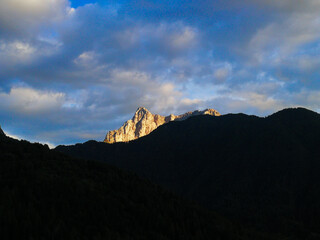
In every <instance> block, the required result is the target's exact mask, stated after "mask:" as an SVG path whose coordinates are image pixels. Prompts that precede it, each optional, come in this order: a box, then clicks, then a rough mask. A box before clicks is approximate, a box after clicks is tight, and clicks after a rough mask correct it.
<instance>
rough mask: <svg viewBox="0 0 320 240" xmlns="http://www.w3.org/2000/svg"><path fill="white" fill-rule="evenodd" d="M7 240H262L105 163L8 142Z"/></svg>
mask: <svg viewBox="0 0 320 240" xmlns="http://www.w3.org/2000/svg"><path fill="white" fill-rule="evenodd" d="M0 236H1V239H59V240H60V239H148V240H149V239H159V240H160V239H161V240H164V239H182V240H185V239H257V237H258V238H262V236H259V235H256V234H249V233H248V232H247V231H244V230H243V228H241V227H240V226H236V225H233V224H231V223H230V222H228V221H227V220H225V219H224V218H222V217H219V216H217V215H215V214H213V213H211V212H210V211H207V210H205V209H202V208H200V207H197V206H196V205H195V204H193V203H190V202H186V201H183V200H182V199H180V198H179V197H176V196H175V195H174V194H171V193H170V192H168V191H165V190H163V189H162V188H160V187H158V186H156V185H154V184H152V183H150V182H148V181H146V180H141V179H140V178H139V177H137V176H136V175H133V174H128V173H125V172H123V171H121V170H118V169H117V168H115V167H111V166H108V165H107V164H105V163H99V162H94V161H85V160H79V159H73V158H70V157H67V156H66V155H64V154H61V153H58V152H54V151H51V150H49V149H48V147H47V146H43V145H40V144H30V143H28V142H26V141H17V140H13V139H10V138H5V139H1V140H0Z"/></svg>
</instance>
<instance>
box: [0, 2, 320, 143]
mask: <svg viewBox="0 0 320 240" xmlns="http://www.w3.org/2000/svg"><path fill="white" fill-rule="evenodd" d="M0 3H1V9H0V65H1V68H0V89H1V92H0V101H1V102H0V118H1V121H2V124H5V122H7V123H8V122H9V127H10V130H12V131H11V132H12V134H15V135H18V136H26V137H28V138H29V139H39V141H40V140H41V141H45V140H47V141H50V142H52V143H54V144H59V143H72V142H77V141H85V140H87V139H88V138H95V139H97V140H102V139H103V137H104V135H105V133H106V132H107V131H108V130H111V129H114V128H117V127H119V126H120V125H121V124H122V123H123V122H124V121H125V120H127V119H128V118H130V117H132V114H133V112H134V111H135V110H136V108H137V107H138V106H145V107H147V108H149V109H150V110H151V111H152V112H154V113H159V114H163V115H166V114H169V113H174V114H181V113H183V112H185V111H189V110H194V109H204V108H217V110H218V111H220V112H222V113H228V112H240V111H243V112H246V113H251V114H259V115H265V114H269V113H271V112H272V111H275V110H278V109H279V108H283V107H287V106H292V105H302V106H307V107H310V108H312V109H317V102H318V101H319V99H318V91H319V89H320V84H319V79H318V78H319V77H318V76H319V66H320V62H319V54H320V34H319V33H318V32H319V31H318V29H319V28H320V26H319V17H318V12H319V10H320V6H319V1H316V0H306V1H303V3H302V2H301V1H298V0H293V1H292V0H290V1H289V0H284V1H274V0H268V1H267V0H263V1H253V0H245V1H235V0H227V1H223V2H222V1H207V0H203V1H197V2H195V1H191V0H190V1H189V0H188V1H184V2H183V4H181V1H170V2H169V1H153V2H149V3H148V4H147V3H146V2H145V1H121V2H117V3H115V2H113V1H111V2H108V3H106V2H104V3H102V2H101V1H100V2H99V3H93V4H87V5H83V6H81V7H77V8H75V9H73V8H71V7H70V6H71V5H72V4H71V2H69V1H67V0H44V1H40V0H30V1H20V0H12V1H4V0H0ZM73 6H74V5H73ZM14 126H16V129H24V130H17V132H15V131H14ZM19 131H20V132H19Z"/></svg>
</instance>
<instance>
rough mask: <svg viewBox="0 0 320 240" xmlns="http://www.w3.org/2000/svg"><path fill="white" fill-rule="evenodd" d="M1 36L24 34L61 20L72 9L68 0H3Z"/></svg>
mask: <svg viewBox="0 0 320 240" xmlns="http://www.w3.org/2000/svg"><path fill="white" fill-rule="evenodd" d="M0 4H1V8H0V29H1V30H0V36H1V37H3V36H4V37H6V36H12V35H13V36H15V35H18V36H22V34H28V33H30V32H33V31H35V30H36V29H37V28H41V26H42V25H44V26H46V25H48V24H52V23H53V22H56V21H60V20H61V19H63V18H64V17H65V15H66V14H68V13H69V12H70V11H71V8H70V7H69V2H68V1H67V0H28V1H23V0H1V1H0Z"/></svg>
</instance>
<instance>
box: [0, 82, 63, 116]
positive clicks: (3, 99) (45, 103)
mask: <svg viewBox="0 0 320 240" xmlns="http://www.w3.org/2000/svg"><path fill="white" fill-rule="evenodd" d="M64 102H65V94H63V93H54V92H47V91H38V90H35V89H32V88H27V87H14V88H12V89H11V90H10V92H9V93H5V92H1V93H0V107H1V109H7V110H8V111H14V112H17V113H20V114H21V115H24V114H26V115H31V114H44V113H46V112H50V111H53V110H55V109H57V108H60V107H61V106H62V105H63V103H64Z"/></svg>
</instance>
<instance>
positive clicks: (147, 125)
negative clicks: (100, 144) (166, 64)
mask: <svg viewBox="0 0 320 240" xmlns="http://www.w3.org/2000/svg"><path fill="white" fill-rule="evenodd" d="M198 115H211V116H220V113H219V112H218V111H216V110H214V109H205V110H203V111H199V110H195V111H193V112H191V111H190V112H186V113H184V114H181V115H173V114H170V115H168V116H161V115H159V114H152V113H151V112H150V111H149V110H148V109H146V108H145V107H139V108H138V109H137V110H136V112H135V113H134V115H133V117H132V119H130V120H128V121H126V122H125V123H124V124H123V125H122V126H121V127H120V128H119V129H117V130H112V131H109V132H108V133H107V135H106V137H105V139H104V142H105V143H116V142H129V141H132V140H135V139H138V138H140V137H143V136H145V135H148V134H149V133H151V132H152V131H154V130H155V129H156V128H158V127H159V126H161V125H163V124H165V123H168V122H170V121H182V120H185V119H187V118H189V117H191V116H198Z"/></svg>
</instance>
